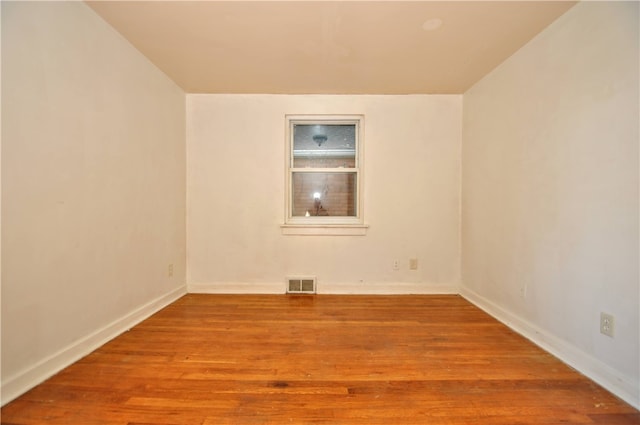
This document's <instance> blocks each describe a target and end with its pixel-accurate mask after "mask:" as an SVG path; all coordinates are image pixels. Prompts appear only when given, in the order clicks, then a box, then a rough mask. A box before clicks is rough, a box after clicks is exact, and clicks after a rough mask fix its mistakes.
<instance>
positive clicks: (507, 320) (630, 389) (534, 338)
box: [460, 287, 640, 409]
mask: <svg viewBox="0 0 640 425" xmlns="http://www.w3.org/2000/svg"><path fill="white" fill-rule="evenodd" d="M460 295H461V296H462V297H464V298H465V299H466V300H467V301H469V302H471V303H472V304H474V305H475V306H477V307H478V308H480V309H482V310H484V311H485V312H486V313H487V314H489V315H491V316H493V317H494V318H495V319H497V320H499V321H500V322H502V323H504V324H505V325H507V326H508V327H509V328H511V329H512V330H514V331H515V332H517V333H519V334H520V335H522V336H524V337H525V338H527V339H528V340H530V341H531V342H533V343H534V344H536V345H537V346H539V347H540V348H542V349H543V350H545V351H547V352H549V353H551V354H553V355H554V356H556V357H557V358H559V359H560V360H562V361H563V362H565V363H566V364H568V365H569V366H571V367H573V368H574V369H576V370H577V371H578V372H580V373H582V374H583V375H585V376H587V377H588V378H590V379H591V380H593V381H594V382H596V383H598V384H599V385H601V386H602V387H604V388H605V389H607V390H608V391H610V392H611V393H613V394H614V395H616V396H617V397H619V398H621V399H622V400H624V401H625V402H627V403H629V404H630V405H632V406H633V407H635V408H636V409H640V384H639V383H638V382H633V381H632V380H631V379H629V378H628V377H627V376H624V375H623V374H621V373H620V372H618V371H617V370H615V369H613V368H612V367H611V366H609V365H607V364H605V363H603V362H602V361H600V360H598V359H596V358H594V357H592V356H591V355H589V354H588V353H585V352H584V351H582V350H580V349H578V348H577V347H575V346H574V345H572V344H569V343H567V342H566V341H564V340H562V339H560V338H558V337H556V336H555V335H553V334H551V333H549V332H548V331H546V330H543V329H541V328H539V327H537V326H536V325H534V324H533V323H530V322H529V321H527V320H523V319H522V318H520V317H519V316H517V315H515V314H514V313H512V312H510V311H508V310H506V309H504V308H502V307H500V306H499V305H497V304H495V303H493V302H491V301H489V300H488V299H486V298H484V297H482V296H481V295H479V294H477V293H476V292H474V291H472V290H471V289H469V288H466V287H461V288H460Z"/></svg>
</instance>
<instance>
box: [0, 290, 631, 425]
mask: <svg viewBox="0 0 640 425" xmlns="http://www.w3.org/2000/svg"><path fill="white" fill-rule="evenodd" d="M1 414H2V424H6V425H8V424H16V425H17V424H49V425H56V424H65V425H69V424H82V425H91V424H123V425H124V424H127V425H143V424H144V425H148V424H181V425H195V424H198V425H221V424H238V425H242V424H367V425H373V424H430V425H441V424H442V425H444V424H447V425H461V424H465V425H467V424H474V425H485V424H486V425H489V424H490V425H503V424H504V425H515V424H536V425H540V424H603V425H605V424H606V425H638V424H640V413H639V412H638V411H637V410H635V409H633V408H632V407H631V406H629V405H628V404H625V403H624V402H622V401H620V400H619V399H617V398H616V397H614V396H613V395H611V394H610V393H608V392H607V391H605V390H603V389H602V388H601V387H599V386H598V385H596V384H595V383H593V382H592V381H590V380H588V379H586V378H585V377H583V376H582V375H580V374H579V373H577V372H575V371H574V370H572V369H571V368H569V367H567V366H566V365H564V364H563V363H561V362H560V361H558V360H557V359H555V358H554V357H552V356H551V355H549V354H547V353H545V352H544V351H542V350H540V349H539V348H537V347H535V346H534V345H533V344H531V343H530V342H529V341H527V340H525V339H524V338H522V337H520V336H519V335H517V334H515V333H514V332H512V331H510V330H509V329H508V328H507V327H505V326H504V325H502V324H500V323H499V322H497V321H496V320H494V319H493V318H491V317H489V316H488V315H486V314H485V313H484V312H482V311H481V310H479V309H478V308H476V307H474V306H473V305H471V304H470V303H468V302H467V301H465V300H464V299H463V298H461V297H458V296H453V295H452V296H329V295H318V296H286V295H261V296H257V295H256V296H254V295H238V296H228V295H193V294H191V295H187V296H185V297H183V298H181V299H180V300H178V301H177V302H175V303H174V304H172V305H170V306H169V307H167V308H165V309H164V310H162V311H160V312H159V313H157V314H156V315H154V316H152V317H151V318H149V319H147V320H146V321H144V322H143V323H141V324H140V325H138V326H136V327H135V328H133V329H132V330H131V331H129V332H127V333H125V334H123V335H121V336H119V337H118V338H116V339H114V340H113V341H111V342H109V343H107V344H106V345H104V346H103V347H101V348H100V349H98V350H97V351H95V352H94V353H92V354H90V355H89V356H87V357H85V358H84V359H82V360H81V361H79V362H77V363H75V364H73V365H72V366H70V367H68V368H67V369H65V370H63V371H62V372H60V373H59V374H58V375H56V376H54V377H53V378H51V379H49V380H48V381H46V382H44V383H43V384H41V385H39V386H38V387H36V388H34V389H33V390H31V391H29V392H28V393H27V394H25V395H23V396H22V397H20V398H18V399H16V400H15V401H13V402H12V403H9V404H8V405H6V406H5V407H3V408H2V410H1Z"/></svg>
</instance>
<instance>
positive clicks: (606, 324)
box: [600, 313, 614, 338]
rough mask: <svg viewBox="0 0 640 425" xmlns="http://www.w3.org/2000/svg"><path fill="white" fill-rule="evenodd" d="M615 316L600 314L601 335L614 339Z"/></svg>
mask: <svg viewBox="0 0 640 425" xmlns="http://www.w3.org/2000/svg"><path fill="white" fill-rule="evenodd" d="M613 324H614V322H613V316H612V315H611V314H607V313H600V333H601V334H603V335H607V336H610V337H611V338H613Z"/></svg>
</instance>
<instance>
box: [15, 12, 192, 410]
mask: <svg viewBox="0 0 640 425" xmlns="http://www.w3.org/2000/svg"><path fill="white" fill-rule="evenodd" d="M2 89H3V90H2V124H3V125H2V247H3V250H2V265H3V267H2V397H3V400H2V401H3V403H5V402H7V401H8V400H10V399H11V398H13V397H15V396H16V395H18V394H19V393H20V392H22V391H24V390H26V389H28V388H29V387H30V386H32V385H34V384H36V383H38V382H40V381H41V380H42V379H43V378H45V377H46V376H48V375H50V374H51V373H54V372H55V371H56V370H57V369H58V368H60V367H63V366H65V365H66V364H67V363H68V362H70V361H73V360H75V359H76V358H77V357H78V356H81V355H83V354H86V352H88V351H90V350H91V348H94V347H96V346H98V345H100V343H101V342H104V341H105V340H106V339H109V338H110V337H112V336H114V335H115V334H116V333H117V332H119V331H121V330H123V329H126V326H128V324H130V323H134V322H135V321H136V320H139V319H140V318H141V317H142V316H144V315H145V314H148V313H149V312H151V311H154V309H156V308H158V306H160V305H162V304H164V303H166V302H168V301H170V300H172V299H174V298H175V297H176V296H179V295H180V294H181V293H184V291H185V288H184V284H185V252H184V251H185V187H186V183H185V176H186V172H185V95H184V93H183V92H182V90H180V89H179V88H178V87H177V86H176V85H175V84H174V83H173V82H171V81H170V80H169V79H168V78H167V77H166V76H165V75H164V74H162V73H161V72H160V71H158V70H157V69H156V68H155V67H154V66H153V65H151V64H150V63H149V62H148V61H147V60H146V59H145V58H144V57H143V56H142V55H140V53H138V52H137V51H136V50H135V49H134V48H133V47H132V46H131V45H130V44H128V43H127V42H126V41H124V39H123V38H122V37H121V36H120V35H119V34H118V33H116V32H115V31H114V30H113V29H112V28H111V27H109V26H108V25H107V24H106V23H105V22H104V21H102V20H101V19H100V18H99V17H98V16H97V15H96V14H95V13H94V12H93V11H92V10H91V9H89V8H88V7H87V6H86V5H85V4H84V3H82V2H55V3H54V2H38V3H35V2H15V3H13V2H2ZM170 263H173V264H174V276H173V277H168V273H167V266H168V264H170Z"/></svg>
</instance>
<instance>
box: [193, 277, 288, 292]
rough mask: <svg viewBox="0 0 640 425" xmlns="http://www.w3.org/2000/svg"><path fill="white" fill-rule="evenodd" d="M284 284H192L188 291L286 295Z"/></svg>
mask: <svg viewBox="0 0 640 425" xmlns="http://www.w3.org/2000/svg"><path fill="white" fill-rule="evenodd" d="M285 289H286V287H285V283H284V279H282V282H213V283H190V284H188V285H187V291H188V292H189V293H190V294H284V293H285Z"/></svg>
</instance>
